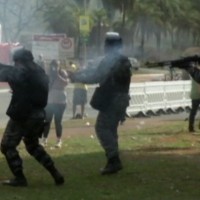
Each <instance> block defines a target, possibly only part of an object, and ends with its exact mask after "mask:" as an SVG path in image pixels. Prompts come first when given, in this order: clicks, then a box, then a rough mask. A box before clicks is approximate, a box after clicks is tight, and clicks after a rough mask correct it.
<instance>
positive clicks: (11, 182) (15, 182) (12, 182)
mask: <svg viewBox="0 0 200 200" xmlns="http://www.w3.org/2000/svg"><path fill="white" fill-rule="evenodd" d="M1 183H2V185H8V186H13V187H26V186H27V185H28V183H27V180H26V178H21V177H20V178H18V177H16V178H14V179H8V180H5V181H2V182H1Z"/></svg>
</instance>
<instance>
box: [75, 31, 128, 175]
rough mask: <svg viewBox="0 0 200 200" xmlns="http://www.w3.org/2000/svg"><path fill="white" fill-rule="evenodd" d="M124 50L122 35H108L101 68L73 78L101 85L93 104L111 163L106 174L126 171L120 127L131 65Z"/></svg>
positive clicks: (84, 72)
mask: <svg viewBox="0 0 200 200" xmlns="http://www.w3.org/2000/svg"><path fill="white" fill-rule="evenodd" d="M120 48H121V38H120V36H118V35H112V34H111V35H108V36H107V38H106V41H105V51H106V52H105V53H106V54H105V57H104V58H103V59H102V61H101V62H100V64H99V66H98V67H97V68H96V69H93V70H91V69H86V70H83V71H81V72H78V73H76V74H74V76H73V77H72V79H73V80H74V81H75V82H76V81H77V82H83V83H87V84H94V83H99V87H97V88H96V90H95V92H94V94H93V97H92V99H91V102H90V104H91V106H92V107H93V108H95V109H97V110H99V114H98V116H97V120H96V125H95V130H96V133H97V137H98V138H99V141H100V143H101V145H102V147H103V148H104V150H105V153H106V157H107V160H108V162H107V165H106V166H105V168H104V169H103V170H102V171H101V173H102V174H110V173H116V172H117V171H119V170H120V169H122V165H121V161H120V159H119V152H118V151H119V150H118V135H117V128H118V125H119V122H120V121H124V118H125V112H126V108H127V106H128V105H129V85H130V81H131V64H130V61H129V60H128V58H127V57H126V56H124V55H121V54H120V52H119V50H120Z"/></svg>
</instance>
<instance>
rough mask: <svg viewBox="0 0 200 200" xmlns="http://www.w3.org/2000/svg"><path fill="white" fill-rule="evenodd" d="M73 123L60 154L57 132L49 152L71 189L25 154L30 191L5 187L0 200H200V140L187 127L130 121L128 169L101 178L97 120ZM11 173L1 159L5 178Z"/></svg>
mask: <svg viewBox="0 0 200 200" xmlns="http://www.w3.org/2000/svg"><path fill="white" fill-rule="evenodd" d="M89 121H90V123H91V125H90V126H86V125H85V122H86V121H81V120H71V121H67V122H65V124H64V127H65V129H64V144H63V147H62V148H61V149H54V148H53V147H52V146H53V145H54V140H55V133H54V128H52V130H51V136H50V139H49V146H48V147H47V148H46V149H47V151H48V152H49V153H50V154H51V156H52V157H53V159H54V161H55V163H56V166H57V167H58V168H59V169H60V170H61V171H62V172H63V174H64V176H65V179H66V183H65V185H63V186H61V187H56V186H54V183H53V180H52V179H51V177H50V176H49V174H48V172H46V171H45V170H44V169H43V168H42V167H41V166H40V165H39V164H38V163H37V162H36V161H35V160H34V159H33V158H32V157H30V156H29V155H28V154H27V153H26V152H25V150H24V146H23V144H21V145H20V146H19V151H20V154H21V155H22V157H23V158H24V172H25V174H26V176H27V178H28V181H29V187H27V188H10V187H6V186H0V200H1V199H2V200H12V199H13V200H25V199H26V200H27V199H28V200H32V199H34V200H40V199H42V200H60V199H64V200H65V199H66V200H199V199H200V155H199V152H200V136H197V135H191V134H189V133H188V132H187V131H186V128H187V124H186V122H180V121H162V120H160V119H155V120H154V119H129V120H127V122H126V123H125V124H124V125H122V126H120V128H119V144H120V150H121V158H122V161H123V164H124V169H123V170H122V171H121V172H119V173H118V174H115V175H111V176H101V175H100V174H99V168H100V167H103V166H104V164H105V156H104V152H103V150H102V148H101V147H100V145H99V143H98V140H97V138H96V136H95V134H94V129H93V124H94V120H93V119H90V120H89ZM10 176H11V173H10V171H9V169H8V167H7V164H6V161H5V159H4V157H3V156H2V155H0V178H1V179H4V178H9V177H10Z"/></svg>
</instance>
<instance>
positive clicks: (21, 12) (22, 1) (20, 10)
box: [0, 0, 44, 42]
mask: <svg viewBox="0 0 200 200" xmlns="http://www.w3.org/2000/svg"><path fill="white" fill-rule="evenodd" d="M43 7H44V4H43V2H41V1H40V0H31V1H26V0H0V21H1V24H2V29H3V38H4V40H5V41H9V42H15V41H17V40H18V39H19V35H20V34H21V33H22V32H23V31H25V30H28V29H30V28H31V26H32V24H33V22H34V20H36V19H37V16H38V15H39V14H40V12H41V10H42V9H43Z"/></svg>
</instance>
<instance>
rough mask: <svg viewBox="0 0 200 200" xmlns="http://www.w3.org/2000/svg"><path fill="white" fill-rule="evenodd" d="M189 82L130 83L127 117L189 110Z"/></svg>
mask: <svg viewBox="0 0 200 200" xmlns="http://www.w3.org/2000/svg"><path fill="white" fill-rule="evenodd" d="M190 88H191V81H165V82H162V81H159V82H144V83H132V84H131V86H130V96H131V100H130V106H129V107H128V108H127V113H128V114H129V115H131V116H132V115H137V114H143V115H148V114H150V113H151V114H154V113H159V112H163V113H168V112H176V111H180V110H181V111H183V110H187V109H190V106H191V100H190Z"/></svg>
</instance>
